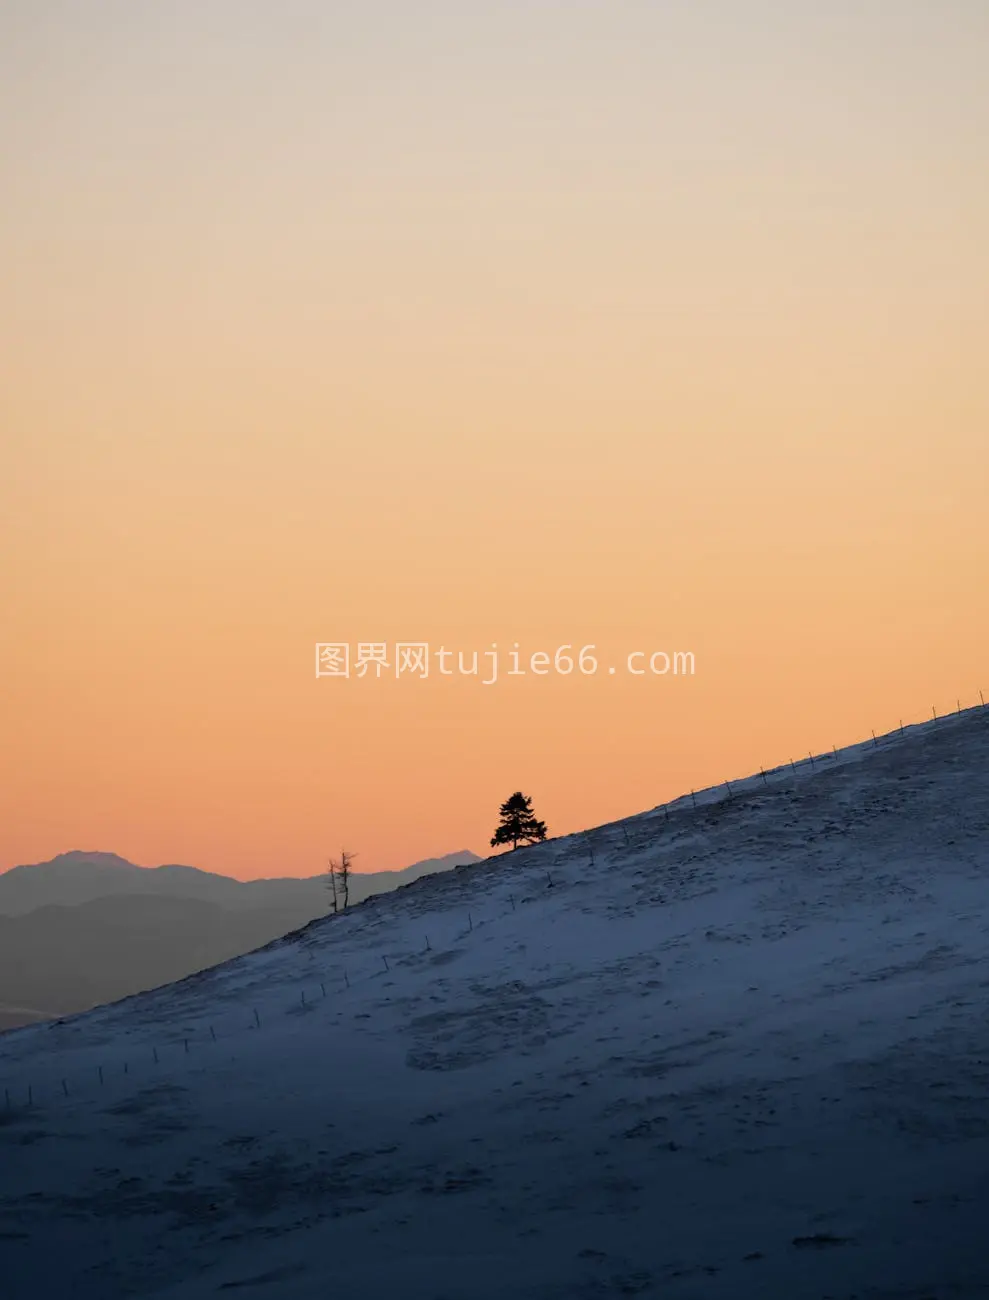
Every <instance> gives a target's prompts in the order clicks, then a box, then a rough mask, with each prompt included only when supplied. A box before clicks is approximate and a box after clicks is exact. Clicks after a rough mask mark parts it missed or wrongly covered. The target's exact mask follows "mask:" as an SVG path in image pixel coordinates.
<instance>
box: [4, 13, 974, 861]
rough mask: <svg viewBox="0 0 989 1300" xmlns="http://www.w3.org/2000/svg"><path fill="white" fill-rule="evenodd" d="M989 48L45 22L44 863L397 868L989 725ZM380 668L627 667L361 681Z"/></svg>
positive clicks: (35, 556) (41, 293) (629, 25)
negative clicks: (319, 671)
mask: <svg viewBox="0 0 989 1300" xmlns="http://www.w3.org/2000/svg"><path fill="white" fill-rule="evenodd" d="M699 10H703V12H698V11H699ZM987 56H989V12H987V11H986V9H985V7H984V6H982V5H981V4H976V3H973V2H971V0H944V2H943V3H941V4H938V5H937V6H933V5H930V4H929V3H921V2H920V0H916V2H915V3H914V2H910V0H905V2H904V3H901V4H898V5H896V6H892V5H889V4H888V3H886V0H881V2H880V0H874V2H873V3H866V4H862V3H861V2H860V0H859V2H858V3H855V4H853V3H851V2H850V0H837V2H836V3H833V4H829V5H826V6H822V5H819V4H817V3H814V4H811V3H794V4H793V5H788V6H785V7H784V6H781V5H778V4H770V3H769V2H768V0H759V2H757V0H732V3H729V0H720V2H719V3H712V4H710V5H705V6H698V5H694V4H688V3H685V2H684V3H676V2H673V3H670V4H668V5H667V4H663V5H656V4H652V3H645V0H641V2H638V3H636V2H634V0H620V2H618V3H615V2H614V0H609V3H604V0H599V2H596V3H590V2H585V3H577V4H573V5H570V4H568V5H563V4H560V3H558V2H553V3H551V2H550V0H525V2H524V3H522V2H521V0H519V3H505V4H503V5H491V6H486V5H478V6H463V5H457V4H454V3H453V0H446V2H445V3H440V2H439V0H422V2H420V3H414V4H405V3H399V0H368V3H367V4H362V5H354V6H329V5H325V4H321V3H316V0H308V2H307V3H302V2H301V0H281V2H280V3H278V4H273V3H259V2H258V0H237V2H236V3H235V2H234V0H215V2H214V3H211V4H210V5H206V6H204V5H200V4H198V3H193V2H192V0H172V3H170V4H169V5H167V6H166V5H162V6H153V5H134V4H133V3H131V2H130V0H128V2H127V3H125V2H124V0H115V2H114V3H108V2H107V0H92V3H90V4H87V6H85V8H84V9H83V8H82V7H80V6H76V5H74V4H69V3H64V2H56V0H40V2H39V0H8V2H7V3H5V4H4V5H3V7H2V9H0V194H2V195H3V199H2V202H0V274H2V281H0V286H2V287H0V439H2V443H0V611H2V623H0V869H2V868H5V867H9V866H13V865H14V864H16V863H19V862H24V861H35V860H39V859H43V858H47V857H50V856H52V855H53V854H55V853H58V852H61V851H64V850H66V849H70V848H90V849H106V850H112V851H115V852H118V853H120V854H122V855H124V856H125V857H128V858H130V859H132V860H134V861H137V862H141V863H147V864H152V863H157V862H165V861H184V862H190V863H194V864H195V865H198V866H201V867H204V868H208V869H213V870H219V871H225V872H229V873H230V874H234V875H240V876H244V877H251V876H257V875H277V874H284V873H290V874H311V873H314V872H316V871H318V870H320V869H321V868H322V865H323V863H324V860H325V857H326V854H327V853H329V852H332V851H336V850H338V849H339V848H340V847H341V846H345V847H348V848H351V849H353V850H355V851H356V852H358V853H359V855H360V856H359V858H358V861H357V865H358V866H359V867H360V868H361V869H363V870H375V869H383V868H389V867H399V866H402V865H405V864H406V863H408V862H411V861H413V860H415V859H417V858H422V857H425V856H431V855H434V854H438V853H443V852H447V851H451V850H453V849H459V848H463V847H470V848H473V849H475V850H476V851H482V850H483V849H484V847H485V845H486V844H487V840H488V838H489V836H490V834H491V832H492V830H493V826H494V822H495V819H496V812H497V806H498V804H499V803H500V802H501V801H502V800H503V799H504V798H505V797H506V796H507V795H508V794H510V793H511V792H512V791H513V790H515V789H517V788H522V789H523V790H526V791H527V792H529V793H530V794H531V795H532V796H533V799H534V802H535V807H536V811H537V813H538V814H539V815H540V816H542V817H543V818H544V819H545V820H546V821H547V822H548V823H549V826H550V830H551V832H555V833H565V832H567V831H571V830H574V829H578V828H580V827H583V826H588V825H593V824H595V823H597V822H600V821H603V820H608V819H611V818H615V817H618V816H621V815H624V814H628V813H632V812H636V811H640V810H641V809H643V808H647V807H652V806H653V805H655V804H657V803H659V802H661V801H662V800H663V799H665V798H667V797H671V796H674V795H677V794H679V793H682V792H683V791H685V790H688V789H690V788H691V787H692V786H694V787H698V788H699V787H701V786H703V785H706V784H710V783H713V782H717V781H721V780H723V779H724V778H725V777H732V776H735V775H737V774H741V773H745V772H748V771H751V770H753V769H758V767H759V766H760V765H765V766H767V767H768V766H770V765H772V764H774V763H777V762H780V761H785V760H786V759H788V758H789V757H791V755H799V754H805V753H806V752H807V750H808V749H809V748H814V749H827V748H830V746H831V745H832V743H838V744H839V745H840V744H842V743H844V742H850V741H852V740H855V739H860V738H862V737H863V736H868V734H869V731H870V729H871V728H872V727H875V728H876V729H877V730H882V729H886V728H889V727H892V726H895V725H896V724H897V722H898V720H899V718H900V717H901V716H902V717H905V718H908V719H912V718H920V717H922V716H924V715H929V712H930V708H931V706H932V705H936V706H937V707H938V709H939V711H941V710H945V709H948V708H951V707H954V706H955V702H956V699H957V698H958V697H961V698H962V701H963V703H966V704H968V703H975V702H977V701H978V692H979V689H980V688H982V689H983V690H985V691H987V693H989V665H987V659H986V649H987V646H989V600H987V597H986V594H985V580H986V577H985V575H986V566H987V561H989V508H987V499H989V493H987V489H989V471H987V463H986V456H987V448H989V384H987V374H989V369H987V366H986V355H987V351H989V251H987V250H989V244H987V241H986V230H987V229H989V171H987V169H986V167H985V141H986V139H987V138H989V84H987V81H986V79H985V77H984V69H985V66H986V61H987ZM372 640H380V641H386V642H388V643H393V642H394V641H395V640H409V641H426V642H428V643H429V644H430V645H431V647H433V648H437V647H439V646H440V645H445V646H447V647H449V648H452V649H464V650H467V651H471V650H473V649H478V650H480V651H483V650H485V649H486V648H488V647H489V646H490V644H491V642H493V641H494V642H497V643H498V645H499V647H501V648H502V649H503V650H506V649H507V648H509V647H510V646H511V645H512V643H514V642H515V641H518V642H519V643H520V646H521V647H522V650H523V652H524V653H525V654H531V653H532V652H533V651H539V650H542V651H548V652H549V653H550V654H551V655H552V653H553V651H554V650H555V649H556V647H557V646H559V645H562V644H564V643H570V644H572V645H574V646H577V647H579V646H581V645H584V644H589V643H593V644H595V645H596V646H597V647H598V656H599V658H600V659H601V662H602V665H604V664H606V663H610V664H613V665H616V666H618V668H619V671H618V672H616V674H615V675H613V676H612V675H609V674H607V673H606V672H605V671H603V669H602V671H600V672H599V673H598V674H597V675H596V676H592V677H581V676H579V675H578V674H575V675H574V676H572V677H568V678H560V677H556V676H553V675H550V676H547V677H540V678H537V677H534V676H532V675H531V674H530V675H528V676H526V677H520V678H516V679H514V680H508V679H505V678H502V679H501V680H500V681H499V682H498V683H496V684H495V685H494V686H491V687H483V686H481V685H480V684H479V683H478V682H476V681H474V680H472V679H469V678H463V679H461V678H460V677H452V678H449V679H445V678H444V679H441V678H439V677H437V676H435V675H434V676H432V677H431V678H430V679H429V680H428V681H426V682H420V681H412V680H398V681H396V680H393V679H390V680H382V681H373V680H364V681H357V680H353V679H351V680H346V681H340V680H327V679H324V680H316V678H315V674H314V670H313V658H314V651H313V647H314V643H315V642H317V641H346V642H350V643H351V644H352V645H355V644H356V642H358V641H372ZM674 649H684V650H688V649H689V650H692V651H693V652H694V653H695V655H696V663H697V672H696V676H695V677H694V678H693V679H676V680H674V679H673V678H672V677H668V678H653V677H651V676H648V675H647V676H646V677H642V678H638V677H631V676H629V675H628V674H627V673H626V672H625V670H624V662H625V656H626V655H627V653H628V652H630V651H635V650H644V651H652V650H667V651H672V650H674ZM504 666H507V665H504Z"/></svg>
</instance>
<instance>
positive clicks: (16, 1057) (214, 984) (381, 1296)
mask: <svg viewBox="0 0 989 1300" xmlns="http://www.w3.org/2000/svg"><path fill="white" fill-rule="evenodd" d="M987 772H989V712H986V711H983V710H979V711H970V712H968V713H965V714H962V715H960V716H958V717H955V718H951V719H944V720H941V721H939V722H938V723H937V725H936V726H935V725H933V724H930V725H928V726H925V727H920V728H911V729H908V730H907V733H906V735H905V736H902V737H901V736H900V735H899V734H895V735H893V736H890V737H884V738H881V739H880V741H879V742H878V744H873V742H872V741H871V740H870V741H869V742H867V743H866V744H865V745H861V746H856V747H853V748H852V749H849V750H846V751H840V752H839V754H838V755H837V756H834V755H829V756H820V757H818V758H816V759H815V761H814V763H813V764H811V762H810V761H808V760H804V762H803V763H802V764H801V765H799V766H798V767H797V768H796V770H792V769H791V768H789V767H785V768H781V769H778V770H777V771H775V772H772V773H767V774H766V775H765V776H762V775H761V774H758V775H756V776H755V777H752V778H750V779H748V780H747V781H744V782H740V783H735V782H733V783H732V796H731V797H730V798H729V797H728V793H727V790H726V789H725V788H724V787H722V788H721V789H719V790H713V791H706V792H702V793H699V794H696V795H694V796H693V797H692V796H690V795H688V796H686V798H685V799H682V800H679V801H677V803H676V804H673V805H670V806H669V807H667V808H665V809H663V808H660V809H656V810H653V811H652V812H650V813H646V814H642V815H641V816H639V817H635V818H630V819H628V820H627V821H625V822H620V823H614V824H612V825H610V826H606V827H601V828H598V829H597V830H595V831H593V832H591V833H590V834H587V835H575V836H570V837H567V838H565V839H559V840H555V841H550V842H549V843H547V844H546V845H543V846H537V847H534V848H532V849H525V850H519V851H518V852H516V853H514V854H511V855H506V856H504V857H502V858H500V859H493V860H491V861H489V862H486V863H483V864H481V865H479V866H473V867H469V868H461V869H458V870H456V871H454V872H451V873H449V874H448V875H445V876H441V877H429V878H425V879H423V880H420V881H418V882H416V883H415V884H413V885H410V886H408V887H406V888H404V889H402V890H399V891H398V892H397V893H395V894H390V895H386V896H382V897H378V898H375V899H372V900H370V901H368V902H367V903H364V904H361V905H360V906H359V907H356V908H354V909H352V910H351V911H350V912H348V913H347V914H346V915H342V916H340V917H334V918H327V919H326V920H321V921H318V922H314V923H313V924H312V925H311V926H309V927H307V929H306V930H304V931H301V932H299V933H297V934H295V935H292V936H288V937H287V938H286V939H283V940H279V941H277V942H275V943H273V944H271V945H269V946H268V947H267V948H265V949H262V950H260V951H259V952H257V953H253V954H250V955H249V956H247V957H241V958H238V959H236V960H234V961H232V962H229V963H227V964H226V965H224V966H222V967H218V968H216V969H215V970H213V971H209V972H206V973H204V974H201V975H197V976H193V977H191V978H190V979H188V980H185V981H183V982H182V983H180V984H176V985H172V986H169V987H167V988H164V989H161V990H156V991H155V992H152V993H147V994H140V995H138V996H136V997H133V998H130V999H128V1000H126V1001H124V1002H121V1003H117V1004H115V1005H113V1006H110V1007H106V1008H101V1009H99V1010H97V1011H94V1012H89V1013H87V1014H84V1015H81V1016H78V1017H75V1018H73V1019H70V1020H68V1021H65V1022H60V1023H58V1024H55V1025H43V1026H32V1027H28V1028H25V1029H21V1030H17V1031H15V1032H13V1033H10V1034H6V1035H4V1036H3V1037H2V1038H0V1089H3V1088H6V1090H7V1094H8V1096H9V1105H8V1106H5V1099H4V1098H3V1097H0V1294H2V1295H3V1296H4V1297H5V1300H21V1298H22V1297H23V1298H24V1300H27V1298H28V1297H30V1300H37V1298H38V1297H49V1296H52V1297H63V1296H64V1297H69V1296H72V1297H75V1298H78V1300H115V1298H116V1297H123V1296H137V1295H146V1296H154V1297H157V1298H158V1300H205V1298H206V1297H216V1296H223V1295H226V1294H231V1293H232V1294H240V1293H241V1292H243V1294H244V1295H245V1296H250V1297H252V1298H254V1297H257V1300H265V1298H266V1297H278V1300H317V1298H318V1300H327V1298H329V1297H332V1298H334V1300H351V1298H353V1300H482V1298H483V1300H495V1298H497V1300H505V1298H506V1297H518V1298H519V1300H593V1298H595V1297H613V1296H614V1297H617V1296H633V1295H640V1296H657V1297H659V1296H661V1297H663V1298H664V1300H688V1298H689V1300H722V1298H724V1300H727V1298H729V1297H730V1298H731V1300H747V1298H748V1297H753V1298H755V1297H758V1298H759V1300H825V1298H826V1297H831V1298H833V1300H853V1297H854V1298H856V1300H969V1298H970V1297H972V1298H974V1297H986V1296H989V1014H987V993H989V967H987V962H986V958H987V956H989V910H987V906H986V905H987V900H989V781H987ZM695 802H696V804H697V806H696V807H695V806H694V803H695ZM592 855H593V862H592ZM427 941H428V946H427ZM214 1035H215V1037H214ZM155 1056H157V1060H155ZM101 1069H102V1074H103V1081H102V1083H101V1082H100V1077H99V1075H100V1070H101ZM63 1081H64V1083H63ZM29 1089H30V1093H29ZM29 1096H30V1105H29V1104H28V1099H29Z"/></svg>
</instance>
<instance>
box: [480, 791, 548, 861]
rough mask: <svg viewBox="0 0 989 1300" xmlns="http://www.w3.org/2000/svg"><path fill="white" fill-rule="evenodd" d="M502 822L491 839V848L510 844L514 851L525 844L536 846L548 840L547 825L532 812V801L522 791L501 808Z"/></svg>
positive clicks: (507, 800) (506, 801) (516, 793)
mask: <svg viewBox="0 0 989 1300" xmlns="http://www.w3.org/2000/svg"><path fill="white" fill-rule="evenodd" d="M498 811H499V813H500V814H501V822H500V824H499V826H498V829H497V830H496V831H495V833H494V835H493V836H492V837H491V847H492V848H496V847H497V846H498V845H499V844H510V845H511V846H512V848H513V849H516V848H518V846H519V845H520V844H521V843H522V842H523V840H524V841H525V842H526V843H527V844H535V843H536V842H537V841H538V840H544V839H545V838H546V823H545V822H541V821H540V820H539V819H538V818H537V817H536V816H535V815H534V814H533V811H532V800H531V799H530V798H529V796H528V795H527V794H523V793H522V791H521V790H516V791H515V793H514V794H513V795H512V796H511V798H509V799H506V800H505V802H504V803H503V804H502V805H501V807H500V808H499V810H498Z"/></svg>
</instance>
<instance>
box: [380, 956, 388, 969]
mask: <svg viewBox="0 0 989 1300" xmlns="http://www.w3.org/2000/svg"><path fill="white" fill-rule="evenodd" d="M381 960H382V961H383V962H384V963H385V970H387V969H388V958H387V957H386V956H385V954H384V953H382V954H381Z"/></svg>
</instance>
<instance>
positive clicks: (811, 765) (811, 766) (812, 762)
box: [807, 749, 814, 772]
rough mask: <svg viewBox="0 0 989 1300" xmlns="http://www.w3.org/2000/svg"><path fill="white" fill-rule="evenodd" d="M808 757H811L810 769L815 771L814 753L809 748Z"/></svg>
mask: <svg viewBox="0 0 989 1300" xmlns="http://www.w3.org/2000/svg"><path fill="white" fill-rule="evenodd" d="M807 757H808V758H809V759H810V770H811V771H812V772H813V770H814V755H813V754H812V753H811V752H810V750H809V749H808V751H807Z"/></svg>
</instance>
